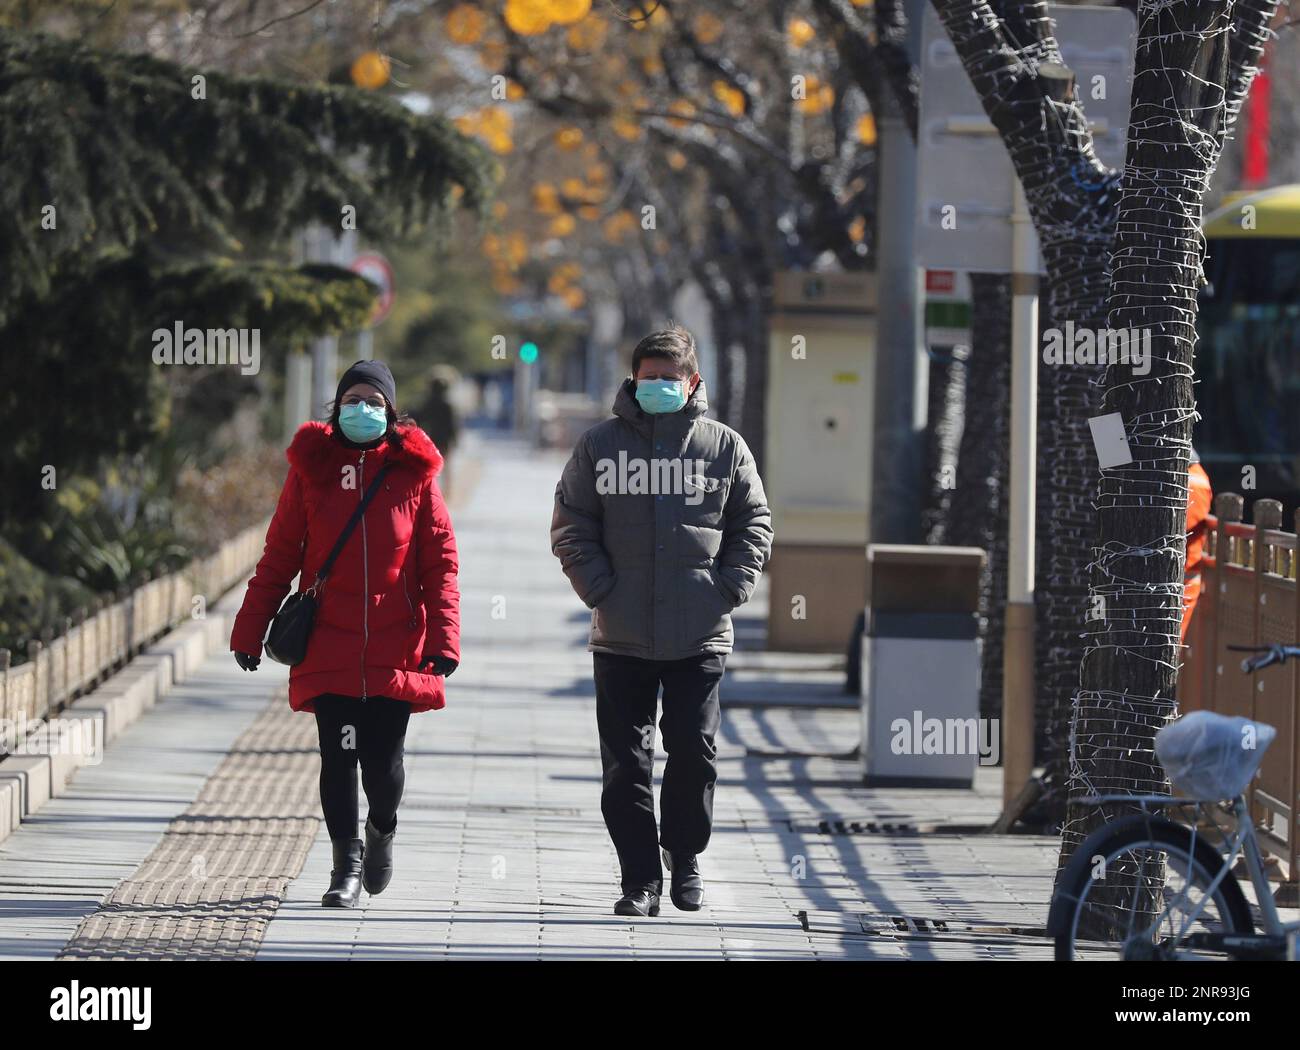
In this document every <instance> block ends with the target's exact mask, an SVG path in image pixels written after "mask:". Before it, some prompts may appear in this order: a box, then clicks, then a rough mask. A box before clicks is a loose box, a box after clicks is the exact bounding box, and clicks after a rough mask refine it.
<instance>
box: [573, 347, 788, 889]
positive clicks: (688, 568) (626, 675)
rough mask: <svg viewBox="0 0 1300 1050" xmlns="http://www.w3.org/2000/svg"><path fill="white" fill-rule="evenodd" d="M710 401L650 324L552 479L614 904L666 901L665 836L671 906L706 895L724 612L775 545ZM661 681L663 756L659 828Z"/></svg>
mask: <svg viewBox="0 0 1300 1050" xmlns="http://www.w3.org/2000/svg"><path fill="white" fill-rule="evenodd" d="M707 409H708V400H707V398H706V396H705V390H704V383H703V382H702V381H701V379H700V374H699V366H698V363H697V360H696V353H695V341H694V339H693V338H692V337H691V335H690V333H689V332H687V331H686V330H685V329H683V328H681V327H678V326H673V327H672V328H669V329H667V330H665V331H661V332H655V333H654V334H652V335H648V336H646V338H644V339H642V340H641V342H640V343H638V344H637V346H636V349H635V350H634V351H633V354H632V375H631V376H630V377H629V378H628V379H626V380H624V382H623V384H622V386H621V387H620V388H619V391H618V396H617V397H616V398H615V401H614V418H612V419H608V420H606V421H605V422H603V423H600V424H598V425H597V426H595V427H593V428H592V429H590V430H588V431H587V432H586V433H585V434H584V435H583V436H582V438H581V439H580V440H579V441H578V445H577V448H576V449H575V450H574V452H573V456H572V458H571V459H570V460H569V462H568V465H567V466H566V467H565V468H564V474H563V476H562V477H561V479H560V482H559V485H558V486H557V487H556V490H555V511H554V516H553V518H552V523H551V549H552V550H553V551H554V553H555V555H556V556H557V557H558V558H559V559H560V562H561V564H562V565H563V568H564V572H565V574H566V575H567V576H568V578H569V582H570V583H571V584H572V585H573V589H574V590H575V591H576V592H577V594H578V597H579V598H581V599H582V600H583V602H585V603H586V605H587V606H588V607H589V608H591V609H592V610H593V613H592V624H591V634H590V646H589V648H590V649H591V650H592V652H593V653H594V654H595V655H594V657H593V662H594V670H595V678H596V722H597V727H598V731H599V735H600V755H601V763H602V767H603V769H604V776H603V787H602V792H601V812H602V813H603V815H604V817H605V825H606V827H607V828H608V829H609V834H610V837H611V838H612V839H613V842H614V847H615V849H616V850H617V852H618V859H619V865H620V868H621V884H622V893H623V895H622V897H621V898H620V899H619V900H618V902H617V903H616V904H615V906H614V912H615V913H616V914H618V915H657V914H658V913H659V898H660V895H661V893H662V891H663V869H662V868H661V866H660V852H659V848H660V846H662V848H663V858H664V861H665V863H666V864H667V865H668V868H669V871H670V872H671V875H672V887H671V896H672V901H673V904H675V905H676V906H677V907H678V908H680V909H682V910H684V911H696V910H698V909H699V908H700V906H701V904H702V903H703V899H704V882H703V879H702V877H701V875H700V869H699V862H698V855H699V854H700V853H702V852H704V848H705V846H707V845H708V842H709V837H710V834H711V832H712V826H713V791H714V785H715V783H716V781H717V768H716V765H715V762H716V758H717V749H716V747H715V746H714V737H715V734H716V733H717V730H718V724H719V720H720V711H719V704H718V687H719V685H720V684H721V682H722V675H723V662H724V660H725V655H726V654H727V653H729V652H730V651H731V648H732V641H733V630H732V626H731V610H732V609H734V608H735V607H736V606H738V605H740V604H742V603H743V602H745V601H747V600H748V599H749V597H750V596H751V595H752V594H753V592H754V587H755V585H756V584H757V583H758V578H759V575H760V574H761V573H762V571H763V567H764V565H765V564H766V563H767V559H768V556H769V554H770V552H771V547H772V524H771V522H772V516H771V513H770V512H769V510H768V507H767V499H766V497H765V496H764V494H763V484H762V481H761V480H760V479H759V476H758V470H757V468H756V467H755V464H754V459H753V456H752V455H751V454H750V451H749V449H748V448H747V447H746V445H745V442H744V441H743V440H742V439H741V437H740V435H739V434H737V433H736V432H735V431H734V430H732V429H730V428H729V427H726V426H723V425H722V424H721V423H719V422H717V421H716V420H712V419H707V418H706V417H705V414H704V413H705V412H706V411H707ZM661 685H662V686H663V718H662V720H661V721H660V723H659V728H660V731H661V732H662V734H663V743H664V750H665V751H666V752H667V754H668V764H667V766H666V768H665V770H664V779H663V790H662V792H661V794H660V812H661V817H662V821H661V825H660V826H656V823H655V809H654V792H653V784H652V780H653V769H654V751H655V749H654V723H655V715H656V713H657V708H658V694H659V688H660V686H661Z"/></svg>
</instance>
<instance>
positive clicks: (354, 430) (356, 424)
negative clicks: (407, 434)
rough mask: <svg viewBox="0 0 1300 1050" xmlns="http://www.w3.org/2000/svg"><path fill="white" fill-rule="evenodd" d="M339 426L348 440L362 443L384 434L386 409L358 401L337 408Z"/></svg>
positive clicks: (386, 423)
mask: <svg viewBox="0 0 1300 1050" xmlns="http://www.w3.org/2000/svg"><path fill="white" fill-rule="evenodd" d="M339 427H340V428H341V429H342V430H343V434H344V436H345V437H346V438H347V439H348V440H349V441H355V442H356V443H357V444H358V445H364V444H366V443H368V442H371V441H374V440H376V439H377V438H381V437H383V436H384V433H385V432H386V431H387V430H388V410H387V409H385V408H382V407H380V408H376V407H375V406H374V405H368V404H366V403H365V402H364V401H359V402H357V404H355V405H344V406H343V407H342V408H341V409H339Z"/></svg>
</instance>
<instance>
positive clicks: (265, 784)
mask: <svg viewBox="0 0 1300 1050" xmlns="http://www.w3.org/2000/svg"><path fill="white" fill-rule="evenodd" d="M319 775H320V754H319V751H318V750H317V738H316V722H315V719H313V718H310V717H305V716H303V715H302V714H296V713H295V712H293V711H291V710H290V708H289V705H288V703H287V702H286V700H285V693H284V692H283V691H280V692H278V693H277V694H276V695H275V696H274V697H273V698H272V699H271V702H270V703H269V704H268V705H267V708H266V710H265V711H263V712H262V713H261V714H260V715H259V716H258V717H257V719H256V720H255V721H254V722H253V724H252V725H251V726H249V728H248V729H247V730H245V731H244V733H243V734H242V735H241V736H240V737H239V739H238V740H236V741H235V743H234V746H233V747H232V748H231V749H230V753H229V754H228V755H227V756H226V757H225V759H223V760H222V762H221V764H220V765H219V766H218V767H217V769H216V770H215V771H214V772H213V773H212V775H211V776H210V777H209V778H208V779H207V781H206V782H205V783H204V785H203V788H202V789H201V790H200V792H199V795H198V797H197V798H196V799H195V800H194V802H193V803H192V804H191V805H190V806H189V808H188V809H186V811H185V812H184V813H182V814H181V815H180V816H179V817H177V818H176V819H175V820H173V821H172V822H171V823H170V824H169V825H168V827H167V830H166V831H165V832H164V833H163V837H162V840H161V841H160V842H159V843H158V845H157V846H156V847H155V848H154V850H153V852H152V853H150V854H149V856H148V857H146V858H145V859H144V862H143V863H142V864H141V865H140V867H139V868H137V869H136V871H135V874H133V875H132V876H131V877H130V878H128V879H124V880H123V881H122V882H119V883H118V884H117V886H115V887H114V889H113V891H112V892H111V893H110V894H109V895H108V896H107V897H106V898H105V899H104V901H103V902H102V903H101V904H100V906H99V909H98V910H97V911H96V912H95V913H94V914H92V915H88V916H87V917H86V918H85V919H84V920H82V922H81V925H80V926H78V927H77V932H76V933H75V934H73V936H72V937H71V938H70V939H69V941H68V943H67V944H66V945H65V946H64V948H63V951H62V952H60V953H59V958H60V959H198V958H204V959H211V958H227V959H251V958H253V956H254V955H256V954H257V949H258V947H259V945H260V944H261V942H262V937H263V936H264V935H265V932H266V926H267V923H269V922H270V921H271V917H272V916H273V915H274V914H275V910H276V908H278V907H279V906H280V901H281V900H282V899H283V898H284V893H285V888H286V887H287V886H288V884H289V882H290V881H292V880H293V879H295V878H297V876H298V874H299V873H300V872H301V871H302V866H303V863H304V862H305V861H306V859H307V853H308V851H309V850H310V849H311V846H312V843H313V842H314V841H315V839H316V833H317V830H318V825H319V822H320V796H319V787H318V785H319Z"/></svg>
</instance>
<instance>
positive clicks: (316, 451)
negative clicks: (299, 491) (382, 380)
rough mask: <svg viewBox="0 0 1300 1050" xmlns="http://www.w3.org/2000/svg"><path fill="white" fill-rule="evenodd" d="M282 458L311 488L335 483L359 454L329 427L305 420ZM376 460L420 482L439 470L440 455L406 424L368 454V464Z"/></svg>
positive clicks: (420, 431)
mask: <svg viewBox="0 0 1300 1050" xmlns="http://www.w3.org/2000/svg"><path fill="white" fill-rule="evenodd" d="M285 456H286V458H287V459H288V460H289V462H290V463H291V464H292V465H293V466H295V467H297V468H298V470H300V471H301V472H302V473H303V475H305V476H306V477H307V478H308V479H309V480H310V481H311V482H312V483H313V484H317V485H320V484H326V483H329V482H333V481H335V480H337V478H338V476H339V471H340V470H341V469H342V468H343V467H344V466H347V465H349V464H355V463H356V462H357V460H358V459H359V458H360V456H361V451H360V450H359V449H354V448H348V447H347V446H346V445H344V444H343V443H342V442H341V441H339V440H338V438H336V437H335V436H334V428H333V427H331V426H330V424H328V423H320V422H317V421H316V420H308V421H307V422H306V423H304V424H303V425H302V426H300V427H299V428H298V431H297V433H295V434H294V435H293V440H292V441H291V442H289V447H288V449H286V450H285ZM376 460H383V461H384V462H388V463H392V464H393V465H394V466H404V467H409V468H410V469H411V470H413V471H415V473H416V474H417V476H419V477H420V478H426V477H429V476H430V475H436V474H437V473H438V472H439V471H440V470H441V469H442V453H441V452H439V451H438V449H437V446H435V445H434V443H433V441H432V440H431V439H430V437H429V435H428V434H426V433H425V432H424V431H423V430H421V429H420V428H419V427H417V426H413V425H412V424H409V423H404V424H399V425H398V427H397V430H396V431H395V433H393V434H391V435H390V436H389V438H388V440H387V441H385V442H384V443H383V444H382V445H380V446H378V447H377V448H374V449H371V450H369V454H368V458H367V463H370V462H374V461H376Z"/></svg>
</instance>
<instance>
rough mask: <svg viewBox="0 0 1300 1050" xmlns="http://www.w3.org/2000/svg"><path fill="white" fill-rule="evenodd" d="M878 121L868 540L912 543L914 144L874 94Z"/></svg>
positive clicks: (915, 41) (915, 31) (924, 398)
mask: <svg viewBox="0 0 1300 1050" xmlns="http://www.w3.org/2000/svg"><path fill="white" fill-rule="evenodd" d="M905 6H906V9H907V24H908V36H907V51H908V55H909V57H910V58H911V60H912V61H913V63H919V61H920V57H921V17H922V15H923V13H924V10H925V3H924V0H907V2H906V5H905ZM881 95H882V98H883V104H884V108H885V111H884V113H882V114H881V115H880V120H879V121H878V122H877V127H878V135H879V138H878V140H877V141H878V144H879V152H880V169H879V170H880V175H879V178H880V184H879V187H880V188H879V206H878V209H877V214H878V215H879V216H880V227H879V240H878V252H877V256H876V280H877V288H878V290H879V299H878V302H879V303H880V309H879V313H878V315H877V330H876V374H875V389H874V393H873V397H874V400H875V440H874V446H875V448H874V453H873V455H872V463H871V521H870V523H869V528H870V533H869V539H870V542H872V543H916V542H919V540H920V533H921V491H922V485H921V481H922V479H921V471H922V465H923V463H924V461H925V460H924V456H925V426H926V415H927V409H928V392H929V386H930V365H929V359H928V357H927V355H926V352H925V345H924V342H923V340H922V338H921V335H922V320H921V309H922V302H923V299H922V292H921V280H922V272H921V269H920V267H918V266H917V264H916V247H915V230H916V180H917V166H916V143H915V142H913V140H912V136H911V134H910V133H909V132H908V130H907V124H906V123H905V122H904V120H903V115H902V113H901V111H900V109H899V106H898V103H897V102H896V101H895V100H894V98H893V95H892V94H891V93H890V92H888V91H884V92H881Z"/></svg>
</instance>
